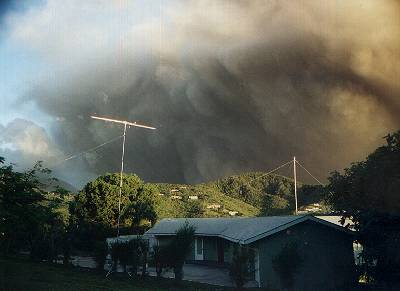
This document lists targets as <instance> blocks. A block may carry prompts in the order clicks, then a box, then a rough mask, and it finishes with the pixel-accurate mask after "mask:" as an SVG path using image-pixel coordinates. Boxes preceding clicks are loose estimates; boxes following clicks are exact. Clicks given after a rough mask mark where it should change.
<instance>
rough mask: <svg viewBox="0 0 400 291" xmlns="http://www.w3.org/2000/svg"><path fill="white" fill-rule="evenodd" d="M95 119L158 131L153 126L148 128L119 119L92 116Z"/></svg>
mask: <svg viewBox="0 0 400 291" xmlns="http://www.w3.org/2000/svg"><path fill="white" fill-rule="evenodd" d="M90 117H91V118H93V119H98V120H103V121H108V122H115V123H120V124H126V125H129V126H136V127H142V128H147V129H156V128H155V127H152V126H147V125H143V124H139V123H136V121H135V122H129V121H126V120H117V119H111V118H106V117H98V116H94V115H92V116H90Z"/></svg>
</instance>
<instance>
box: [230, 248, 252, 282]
mask: <svg viewBox="0 0 400 291" xmlns="http://www.w3.org/2000/svg"><path fill="white" fill-rule="evenodd" d="M252 255H253V252H252V250H251V249H249V248H246V247H243V246H238V245H235V247H234V249H233V257H232V262H231V264H230V266H229V275H230V277H231V278H232V279H233V281H235V284H236V286H237V287H238V288H241V287H243V285H244V284H246V282H247V281H249V279H250V277H251V274H252V272H251V260H250V259H251V257H252Z"/></svg>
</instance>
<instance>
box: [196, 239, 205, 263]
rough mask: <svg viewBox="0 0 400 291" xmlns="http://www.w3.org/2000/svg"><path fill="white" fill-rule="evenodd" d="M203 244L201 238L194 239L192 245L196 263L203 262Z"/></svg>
mask: <svg viewBox="0 0 400 291" xmlns="http://www.w3.org/2000/svg"><path fill="white" fill-rule="evenodd" d="M203 244H204V242H203V238H202V237H196V239H195V244H194V254H195V257H194V259H195V260H196V261H203V260H204V252H203Z"/></svg>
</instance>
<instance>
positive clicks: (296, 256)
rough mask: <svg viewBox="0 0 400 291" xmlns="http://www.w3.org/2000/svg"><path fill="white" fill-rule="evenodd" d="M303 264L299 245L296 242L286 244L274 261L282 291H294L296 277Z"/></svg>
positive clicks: (273, 265) (273, 264)
mask: <svg viewBox="0 0 400 291" xmlns="http://www.w3.org/2000/svg"><path fill="white" fill-rule="evenodd" d="M302 264H303V259H302V257H301V256H300V253H299V249H298V244H297V243H295V242H291V243H287V244H285V245H284V246H283V247H282V249H281V251H280V252H279V253H278V254H277V255H276V256H275V257H274V258H273V259H272V267H273V269H274V271H275V272H276V273H277V274H278V276H279V279H280V282H281V286H282V290H284V289H286V290H288V291H290V290H292V288H293V286H294V276H295V274H296V273H297V272H298V270H299V269H300V267H301V265H302Z"/></svg>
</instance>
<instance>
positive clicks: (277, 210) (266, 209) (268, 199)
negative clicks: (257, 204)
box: [261, 194, 289, 215]
mask: <svg viewBox="0 0 400 291" xmlns="http://www.w3.org/2000/svg"><path fill="white" fill-rule="evenodd" d="M263 200H264V201H263V207H262V209H261V213H262V215H282V214H285V213H288V212H289V202H288V201H287V200H286V199H285V198H282V197H279V196H277V195H271V194H265V195H264V199H263Z"/></svg>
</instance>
